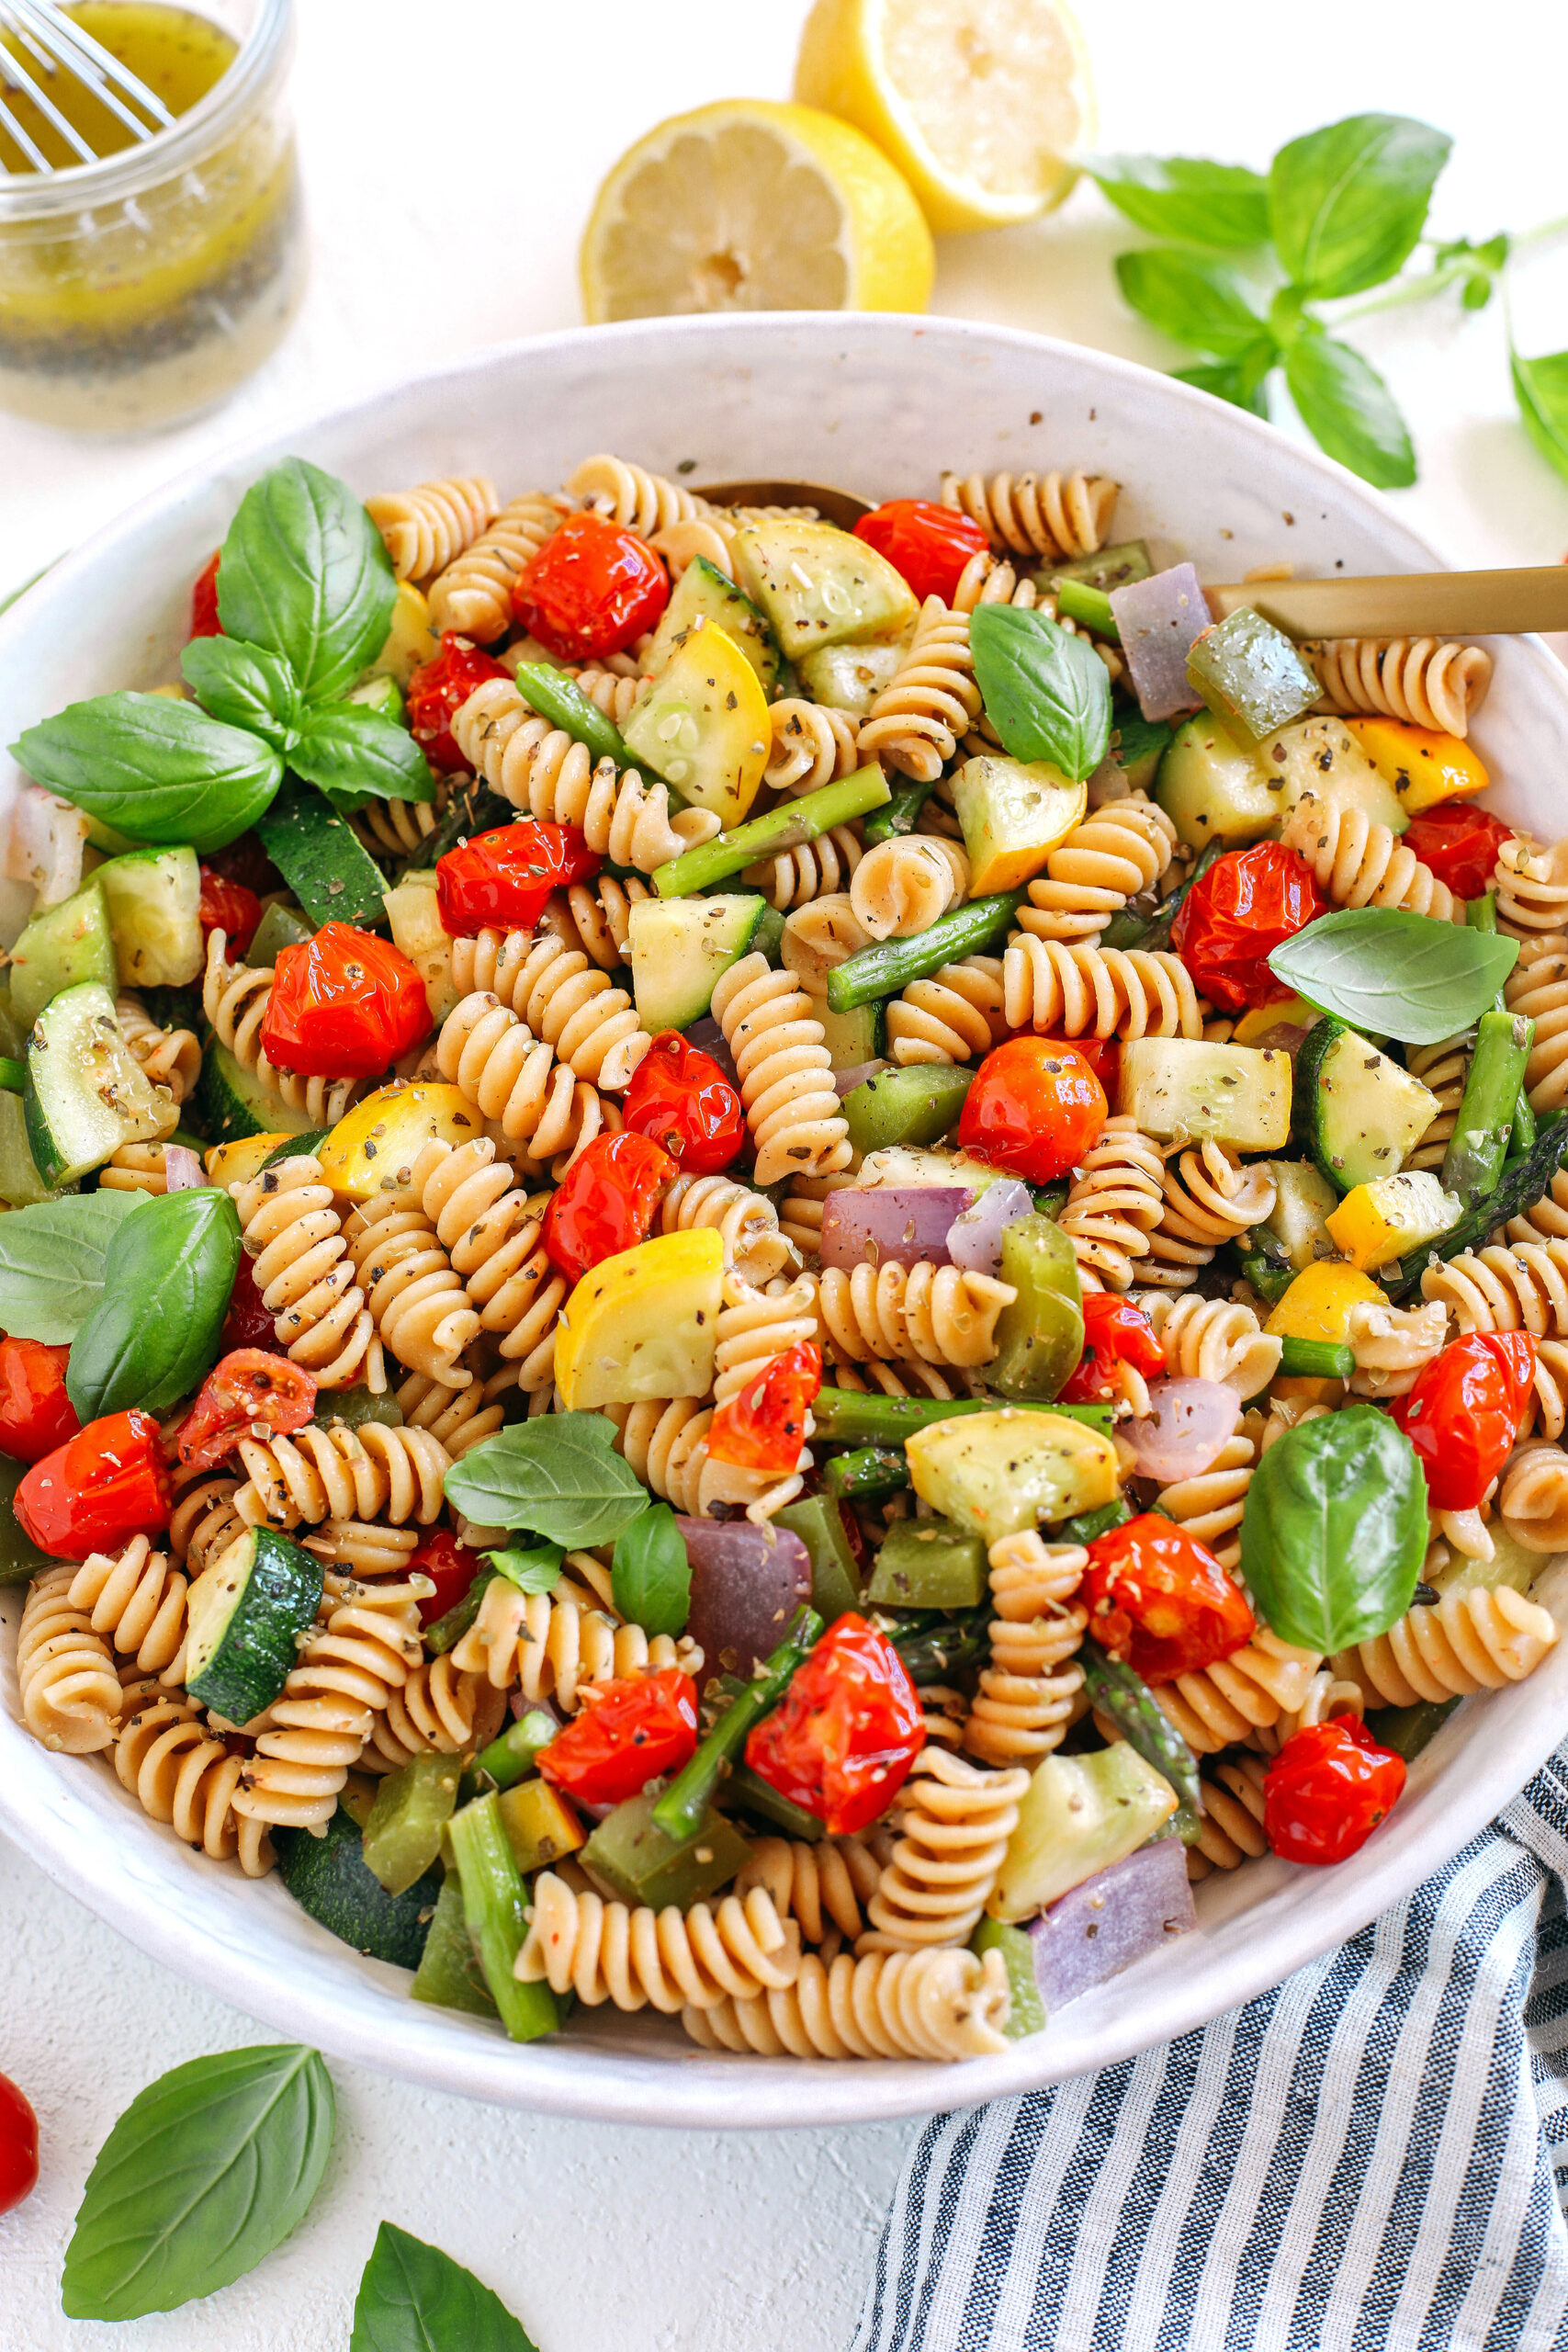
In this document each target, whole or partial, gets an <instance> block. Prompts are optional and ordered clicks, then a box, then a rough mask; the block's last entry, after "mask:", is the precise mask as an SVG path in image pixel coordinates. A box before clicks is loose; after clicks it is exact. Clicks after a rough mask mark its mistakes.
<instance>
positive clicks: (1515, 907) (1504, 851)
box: [1493, 840, 1568, 939]
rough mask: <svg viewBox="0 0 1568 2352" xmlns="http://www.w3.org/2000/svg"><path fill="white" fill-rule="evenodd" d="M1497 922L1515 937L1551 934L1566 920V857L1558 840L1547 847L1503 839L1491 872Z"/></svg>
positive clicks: (1502, 929)
mask: <svg viewBox="0 0 1568 2352" xmlns="http://www.w3.org/2000/svg"><path fill="white" fill-rule="evenodd" d="M1493 887H1494V888H1495V890H1496V893H1497V926H1498V929H1499V930H1500V931H1507V932H1512V933H1513V934H1514V936H1515V938H1516V939H1533V938H1537V937H1540V936H1541V935H1542V934H1543V933H1544V934H1546V935H1548V936H1551V935H1552V934H1554V933H1558V932H1560V931H1561V930H1562V925H1563V923H1564V922H1568V859H1565V858H1564V856H1563V854H1562V842H1557V843H1556V844H1555V845H1554V846H1553V847H1552V848H1551V849H1548V850H1541V849H1538V848H1537V847H1536V845H1535V843H1534V842H1527V841H1518V840H1515V841H1511V842H1504V843H1503V846H1502V848H1501V849H1500V850H1499V851H1498V852H1497V865H1496V868H1495V873H1494V876H1493Z"/></svg>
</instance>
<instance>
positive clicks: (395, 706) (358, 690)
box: [346, 670, 406, 727]
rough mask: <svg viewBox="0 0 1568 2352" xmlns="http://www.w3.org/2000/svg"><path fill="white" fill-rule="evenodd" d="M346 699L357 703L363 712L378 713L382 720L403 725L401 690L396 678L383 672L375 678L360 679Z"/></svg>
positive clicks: (403, 709)
mask: <svg viewBox="0 0 1568 2352" xmlns="http://www.w3.org/2000/svg"><path fill="white" fill-rule="evenodd" d="M346 699H347V700H348V701H349V702H353V703H357V704H358V705H359V706H360V707H361V708H362V709H364V710H374V711H377V712H378V713H379V714H380V716H381V717H382V718H389V719H391V720H392V722H393V724H394V725H395V726H398V727H400V726H401V725H402V724H403V721H404V718H405V717H406V708H405V705H404V702H403V690H402V688H401V686H400V685H399V684H398V682H397V680H396V678H394V677H392V676H390V675H389V673H388V672H387V671H385V670H383V671H381V672H380V673H379V674H378V675H377V676H373V677H369V678H363V679H361V681H360V683H359V684H358V685H356V686H352V687H351V688H350V689H349V692H348V695H347V696H346Z"/></svg>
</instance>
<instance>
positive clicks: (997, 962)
mask: <svg viewBox="0 0 1568 2352" xmlns="http://www.w3.org/2000/svg"><path fill="white" fill-rule="evenodd" d="M1001 1014H1002V965H1001V958H1000V956H965V957H964V961H963V963H962V964H944V965H943V966H942V969H941V971H939V972H933V973H932V975H931V978H930V979H927V980H911V981H910V983H909V985H908V988H907V989H904V990H903V991H902V993H901V994H900V995H899V996H898V997H897V999H895V1000H894V1001H892V1002H891V1003H890V1004H889V1005H888V1007H887V1048H888V1054H889V1057H890V1058H891V1059H892V1060H893V1061H895V1062H897V1064H898V1065H899V1067H900V1068H901V1069H907V1068H908V1066H909V1065H910V1064H911V1063H915V1062H964V1061H969V1060H972V1059H977V1058H979V1057H982V1056H983V1055H986V1054H988V1053H989V1052H990V1049H991V1047H992V1046H993V1045H994V1044H996V1042H997V1031H998V1029H999V1028H1000V1027H1001Z"/></svg>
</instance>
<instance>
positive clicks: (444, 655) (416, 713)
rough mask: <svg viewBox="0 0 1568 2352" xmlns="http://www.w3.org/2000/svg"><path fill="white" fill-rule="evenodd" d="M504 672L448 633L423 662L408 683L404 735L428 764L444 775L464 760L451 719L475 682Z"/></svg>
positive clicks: (463, 765) (464, 640)
mask: <svg viewBox="0 0 1568 2352" xmlns="http://www.w3.org/2000/svg"><path fill="white" fill-rule="evenodd" d="M507 675H508V673H507V672H506V671H505V670H504V669H503V668H502V665H501V663H500V662H498V661H497V660H496V659H495V656H494V655H493V654H492V653H486V652H485V651H484V650H482V648H480V647H479V646H477V645H475V644H474V643H473V642H472V641H471V640H470V639H468V638H466V637H455V636H453V635H452V633H451V632H450V631H448V632H447V634H446V636H445V637H443V639H442V640H441V650H440V652H439V653H438V654H436V656H435V657H434V661H430V662H422V663H421V664H420V666H419V668H418V669H417V670H416V671H415V672H414V673H413V675H412V677H411V678H410V680H409V684H408V715H409V733H410V734H411V735H412V737H413V740H414V741H415V742H416V743H417V744H418V745H419V747H420V750H421V751H422V752H423V753H424V756H425V758H426V759H427V760H428V761H429V762H430V764H431V766H432V767H433V768H440V769H442V770H443V771H444V773H445V774H446V775H452V774H454V773H455V772H456V771H457V769H459V768H466V767H467V766H468V762H467V760H466V759H465V758H464V757H463V754H462V753H461V752H460V751H459V750H458V749H457V744H456V742H455V741H453V737H452V721H453V719H454V718H456V717H457V713H458V711H460V710H461V709H462V707H463V705H464V704H465V703H466V702H467V701H468V696H469V695H471V694H472V693H473V691H474V688H475V687H476V686H482V685H483V684H484V682H485V680H486V679H487V678H504V677H506V676H507Z"/></svg>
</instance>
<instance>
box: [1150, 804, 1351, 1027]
mask: <svg viewBox="0 0 1568 2352" xmlns="http://www.w3.org/2000/svg"><path fill="white" fill-rule="evenodd" d="M1325 904H1326V901H1325V899H1324V898H1323V896H1322V894H1321V893H1320V891H1319V889H1318V887H1317V884H1316V882H1315V881H1314V879H1313V871H1312V868H1311V866H1310V865H1308V864H1307V862H1306V860H1305V858H1304V857H1303V856H1302V855H1301V854H1300V853H1299V851H1296V850H1293V849H1287V848H1286V847H1285V844H1284V842H1254V843H1253V844H1252V847H1251V848H1250V849H1228V850H1226V852H1225V854H1224V856H1223V857H1217V858H1215V860H1214V862H1213V865H1211V866H1210V868H1209V870H1208V872H1207V873H1206V874H1201V875H1200V876H1199V877H1198V879H1197V881H1196V882H1194V884H1193V885H1192V888H1190V890H1189V891H1188V893H1187V896H1186V897H1185V899H1183V900H1182V901H1181V905H1180V907H1179V909H1178V910H1177V916H1176V921H1175V922H1174V923H1173V924H1172V925H1171V931H1170V944H1171V945H1172V946H1173V947H1174V948H1175V950H1176V952H1177V954H1178V955H1179V956H1180V958H1181V960H1182V962H1183V963H1184V964H1185V965H1186V967H1187V968H1188V970H1189V971H1190V973H1191V975H1192V978H1193V979H1194V981H1195V982H1196V983H1197V985H1198V987H1199V988H1201V989H1202V991H1203V994H1204V995H1205V996H1206V997H1207V998H1208V999H1209V1001H1210V1002H1211V1003H1212V1004H1217V1005H1220V1006H1221V1007H1223V1009H1224V1011H1225V1012H1246V1011H1247V1007H1248V1006H1249V1005H1255V1004H1273V1003H1276V1002H1277V1001H1279V1000H1280V998H1281V997H1288V996H1289V995H1290V993H1291V991H1290V989H1288V988H1287V987H1286V986H1285V984H1284V982H1283V981H1282V980H1277V979H1276V978H1274V975H1273V973H1272V972H1271V971H1270V970H1269V956H1270V954H1271V953H1272V951H1273V950H1274V949H1275V948H1276V947H1279V946H1280V945H1282V944H1283V943H1284V942H1285V941H1286V940H1287V939H1293V938H1294V937H1295V935H1296V933H1297V932H1298V931H1303V930H1304V929H1305V927H1306V925H1307V924H1308V923H1309V922H1315V921H1316V920H1317V918H1318V916H1319V915H1320V914H1322V913H1323V912H1324V910H1325Z"/></svg>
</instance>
